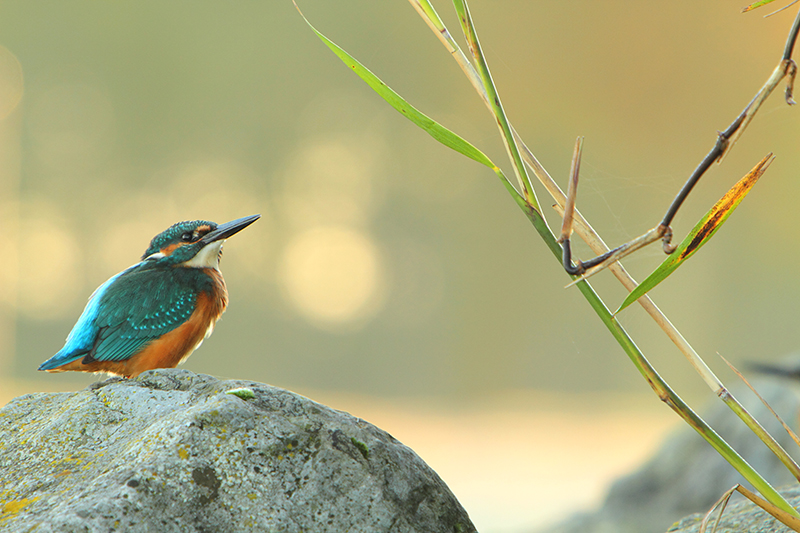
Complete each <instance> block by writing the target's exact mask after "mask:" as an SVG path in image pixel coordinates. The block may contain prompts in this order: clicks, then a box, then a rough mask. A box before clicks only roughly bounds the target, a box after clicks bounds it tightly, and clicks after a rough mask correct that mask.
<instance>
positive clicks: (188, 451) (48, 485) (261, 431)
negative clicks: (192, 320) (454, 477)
mask: <svg viewBox="0 0 800 533" xmlns="http://www.w3.org/2000/svg"><path fill="white" fill-rule="evenodd" d="M236 388H244V389H245V390H243V391H240V392H238V393H237V394H228V393H226V391H230V390H231V389H236ZM0 530H2V531H3V532H22V531H25V532H50V531H86V532H94V531H104V532H106V531H137V532H139V531H141V532H150V531H152V532H159V533H163V532H172V531H176V532H177V531H180V532H198V533H200V532H228V531H230V532H233V531H270V532H298V533H299V532H301V531H306V532H310V531H314V532H316V531H336V532H339V531H342V532H344V531H347V532H353V533H355V532H360V531H365V532H383V531H386V532H398V533H399V532H412V531H420V532H423V531H424V532H438V531H441V532H471V531H475V527H474V526H473V525H472V523H471V522H470V520H469V518H468V516H467V513H466V512H465V511H464V509H463V508H462V507H461V505H460V504H459V503H458V502H457V501H456V499H455V497H454V496H453V494H452V493H451V492H450V490H449V489H448V488H447V486H446V485H445V484H444V482H443V481H442V480H441V479H440V478H439V477H438V476H437V475H436V473H435V472H433V471H432V470H431V469H430V468H429V467H428V466H427V465H426V464H425V463H424V462H423V461H422V460H421V459H420V458H419V457H418V456H417V455H416V454H414V452H413V451H412V450H410V449H409V448H407V447H405V446H403V444H401V443H400V442H398V441H397V440H395V439H394V438H393V437H392V436H391V435H389V434H388V433H386V432H385V431H382V430H380V429H378V428H376V427H374V426H372V425H371V424H369V423H367V422H365V421H364V420H361V419H358V418H355V417H353V416H350V415H349V414H347V413H343V412H339V411H335V410H333V409H330V408H328V407H325V406H323V405H320V404H317V403H315V402H313V401H311V400H309V399H307V398H304V397H302V396H299V395H297V394H293V393H291V392H288V391H285V390H282V389H278V388H275V387H271V386H269V385H264V384H261V383H253V382H244V381H220V380H217V379H215V378H213V377H210V376H204V375H196V374H193V373H191V372H188V371H186V370H156V371H150V372H145V373H143V374H142V375H141V376H140V377H139V378H137V379H135V380H123V381H115V382H114V381H112V382H104V383H101V384H97V385H96V386H92V387H89V388H88V389H86V390H83V391H79V392H74V393H38V394H28V395H26V396H21V397H19V398H16V399H15V400H13V401H12V402H10V403H9V404H8V405H6V406H5V407H3V408H2V409H0Z"/></svg>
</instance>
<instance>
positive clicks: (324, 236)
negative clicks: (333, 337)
mask: <svg viewBox="0 0 800 533" xmlns="http://www.w3.org/2000/svg"><path fill="white" fill-rule="evenodd" d="M278 277H279V281H280V283H281V286H282V288H283V291H284V295H285V297H286V299H287V300H288V301H289V302H290V303H291V304H292V305H293V306H294V307H295V309H297V311H298V312H299V313H300V314H302V315H303V316H304V317H305V318H307V319H308V320H310V321H311V322H312V323H314V324H315V325H317V326H318V327H321V328H323V329H338V328H340V327H343V326H345V327H347V326H349V327H351V328H352V327H353V326H358V325H360V324H363V323H365V322H366V320H367V319H369V318H371V317H372V316H374V315H375V313H376V312H377V311H378V310H380V308H381V306H382V304H383V294H384V292H385V278H386V276H385V273H384V271H383V266H382V264H381V260H380V254H379V252H378V249H377V247H376V246H375V244H374V243H373V241H372V240H371V239H370V238H369V237H367V236H366V235H364V234H363V233H361V232H358V231H355V230H352V229H349V228H346V227H335V226H322V227H317V228H314V229H311V230H309V231H307V232H305V233H302V234H300V235H299V236H298V237H297V238H295V239H294V240H293V241H291V242H290V243H289V245H288V246H287V248H286V250H285V253H284V255H283V257H282V261H281V264H280V266H279V269H278Z"/></svg>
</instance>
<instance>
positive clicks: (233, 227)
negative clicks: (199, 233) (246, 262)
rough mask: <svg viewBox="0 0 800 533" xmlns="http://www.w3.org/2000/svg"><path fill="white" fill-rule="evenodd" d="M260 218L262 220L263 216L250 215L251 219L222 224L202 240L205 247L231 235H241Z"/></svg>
mask: <svg viewBox="0 0 800 533" xmlns="http://www.w3.org/2000/svg"><path fill="white" fill-rule="evenodd" d="M259 218H261V215H250V216H249V217H242V218H237V219H236V220H231V221H230V222H226V223H224V224H220V225H219V226H217V229H215V230H214V231H210V232H208V233H206V234H205V235H203V238H202V239H200V240H201V241H202V242H203V244H204V245H206V244H210V243H212V242H214V241H219V240H222V239H227V238H228V237H230V236H231V235H234V234H236V233H239V232H240V231H242V230H243V229H244V228H246V227H247V226H249V225H250V224H252V223H253V222H255V221H256V220H258V219H259Z"/></svg>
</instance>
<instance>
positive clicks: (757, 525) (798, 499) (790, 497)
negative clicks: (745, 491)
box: [668, 487, 800, 533]
mask: <svg viewBox="0 0 800 533" xmlns="http://www.w3.org/2000/svg"><path fill="white" fill-rule="evenodd" d="M781 494H783V496H784V498H786V500H787V501H788V502H789V503H790V504H791V505H792V506H794V507H795V508H797V507H798V506H800V488H798V487H794V488H792V489H789V490H786V491H782V492H781ZM704 516H705V513H698V514H694V515H692V516H687V517H686V518H684V519H683V520H681V521H680V522H678V523H677V524H674V525H673V526H672V527H671V528H670V529H669V531H668V533H699V531H700V526H701V523H702V521H703V517H704ZM716 519H717V513H716V512H715V514H713V515H712V516H711V520H709V524H708V529H707V530H706V531H709V532H710V531H711V529H712V527H713V526H714V522H715V521H716ZM791 531H792V530H791V529H790V528H788V527H786V526H785V525H783V524H782V523H780V522H779V521H777V520H775V519H774V518H772V516H771V515H769V514H768V513H767V512H766V511H764V510H762V509H761V508H759V507H757V506H756V505H755V504H753V503H750V502H749V501H740V502H738V503H736V504H734V505H728V507H726V508H725V512H724V513H723V514H722V519H721V520H720V522H719V526H718V527H717V533H789V532H791Z"/></svg>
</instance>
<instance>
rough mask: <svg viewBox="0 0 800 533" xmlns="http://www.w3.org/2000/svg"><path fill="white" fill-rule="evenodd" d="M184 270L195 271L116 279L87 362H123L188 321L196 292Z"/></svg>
mask: <svg viewBox="0 0 800 533" xmlns="http://www.w3.org/2000/svg"><path fill="white" fill-rule="evenodd" d="M182 270H194V269H175V270H173V269H168V270H166V271H165V270H142V271H132V272H129V273H126V274H125V275H123V276H121V277H119V278H118V279H117V280H115V282H114V283H113V284H112V285H111V286H109V287H108V289H107V290H106V291H105V292H104V294H103V296H102V298H101V299H100V305H99V311H98V314H97V318H96V320H95V326H96V328H97V336H96V337H95V342H94V345H93V346H92V349H91V350H90V351H89V353H88V354H87V358H88V361H92V360H95V361H124V360H126V359H129V358H130V357H132V356H134V355H136V353H138V352H139V351H140V350H142V349H143V348H145V347H146V346H147V344H148V343H150V342H152V341H154V340H155V339H158V338H159V337H161V336H162V335H164V334H166V333H169V332H170V331H172V330H173V329H175V328H177V327H178V326H180V325H181V324H183V323H184V322H186V321H187V320H188V319H189V317H191V316H192V313H193V312H194V310H195V305H196V302H197V290H196V289H195V287H194V286H193V285H194V284H193V283H191V279H190V278H191V277H192V276H188V277H187V276H185V275H183V274H184V273H183V272H181V271H182ZM186 274H190V273H186Z"/></svg>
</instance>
